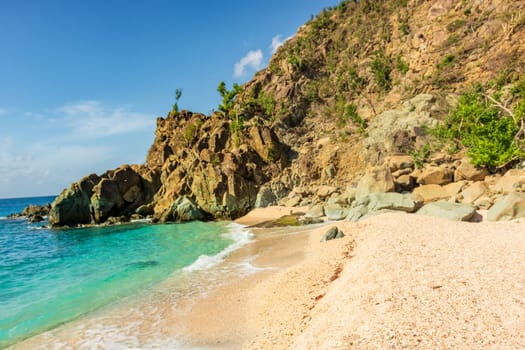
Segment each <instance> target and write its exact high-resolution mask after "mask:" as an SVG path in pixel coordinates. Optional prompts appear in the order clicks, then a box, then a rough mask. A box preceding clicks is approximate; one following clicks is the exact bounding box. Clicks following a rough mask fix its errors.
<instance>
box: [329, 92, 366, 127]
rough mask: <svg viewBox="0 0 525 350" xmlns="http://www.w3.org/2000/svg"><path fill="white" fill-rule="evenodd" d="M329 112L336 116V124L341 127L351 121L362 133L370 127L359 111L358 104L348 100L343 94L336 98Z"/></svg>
mask: <svg viewBox="0 0 525 350" xmlns="http://www.w3.org/2000/svg"><path fill="white" fill-rule="evenodd" d="M327 112H328V113H329V114H334V115H335V116H336V125H337V126H338V127H339V128H342V127H345V126H347V125H348V122H349V121H352V123H353V124H354V125H355V126H356V127H357V129H358V131H359V132H360V133H364V132H365V130H366V128H367V127H368V124H367V122H366V120H364V119H363V118H361V116H360V115H359V114H358V113H357V107H356V105H355V104H353V103H351V102H348V101H346V100H345V99H344V98H343V97H342V96H338V97H337V98H336V100H335V102H334V105H333V106H332V107H331V108H328V109H327Z"/></svg>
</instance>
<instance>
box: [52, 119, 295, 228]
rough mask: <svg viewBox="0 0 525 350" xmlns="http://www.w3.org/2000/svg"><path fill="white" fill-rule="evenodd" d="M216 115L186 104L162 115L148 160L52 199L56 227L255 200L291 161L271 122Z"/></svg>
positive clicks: (205, 214) (239, 207)
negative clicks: (240, 122)
mask: <svg viewBox="0 0 525 350" xmlns="http://www.w3.org/2000/svg"><path fill="white" fill-rule="evenodd" d="M231 125H232V121H231V120H227V119H225V118H223V117H222V116H220V115H218V114H214V115H212V116H205V115H203V114H197V113H191V112H188V111H182V112H180V113H169V114H168V116H167V117H166V118H158V120H157V130H156V135H155V140H154V143H153V145H152V146H151V148H150V151H149V154H148V157H147V159H146V164H145V165H143V166H137V165H132V166H129V165H123V166H121V167H119V168H117V169H115V170H111V171H108V172H106V173H105V174H103V175H101V176H97V175H95V174H92V175H89V176H87V177H85V178H83V179H82V180H80V181H79V182H77V183H74V184H73V185H71V187H70V188H69V189H67V190H65V191H64V192H63V193H62V194H61V195H60V196H59V197H58V198H57V200H56V201H55V202H54V203H53V206H52V209H51V212H50V218H49V221H50V224H51V225H54V226H61V225H76V224H93V223H94V224H98V223H103V222H106V221H108V220H109V222H115V221H122V220H127V219H129V218H130V217H131V218H133V217H137V218H140V217H145V216H151V215H152V216H153V217H154V218H155V219H156V220H160V221H186V220H195V219H201V220H202V219H207V218H208V219H209V218H234V217H238V216H241V215H243V214H245V213H246V212H247V211H248V210H250V209H251V208H253V207H254V205H255V201H256V196H257V193H258V190H259V188H260V186H261V185H263V184H265V183H266V182H268V181H269V180H270V179H272V178H273V177H275V176H277V174H279V173H280V172H281V171H282V170H283V169H284V168H285V167H286V165H287V159H288V155H287V147H286V146H284V145H282V144H281V143H280V142H279V140H278V138H277V137H276V135H275V134H274V132H273V131H272V129H271V128H269V127H267V126H261V125H254V124H253V123H246V125H244V126H243V131H242V132H240V131H237V130H234V128H232V127H231Z"/></svg>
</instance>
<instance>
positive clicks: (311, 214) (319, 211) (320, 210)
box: [305, 204, 324, 218]
mask: <svg viewBox="0 0 525 350" xmlns="http://www.w3.org/2000/svg"><path fill="white" fill-rule="evenodd" d="M305 216H306V217H307V218H320V217H322V216H324V207H323V205H322V204H316V205H314V206H313V207H311V208H310V209H308V211H307V212H306V214H305Z"/></svg>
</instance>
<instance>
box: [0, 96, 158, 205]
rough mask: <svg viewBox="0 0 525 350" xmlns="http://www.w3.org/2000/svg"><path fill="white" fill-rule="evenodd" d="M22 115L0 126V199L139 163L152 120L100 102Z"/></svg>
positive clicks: (53, 191)
mask: <svg viewBox="0 0 525 350" xmlns="http://www.w3.org/2000/svg"><path fill="white" fill-rule="evenodd" d="M22 115H23V116H24V117H25V118H18V119H16V120H15V121H16V122H15V123H13V124H12V125H11V126H10V127H9V128H4V129H0V198H2V197H6V198H7V197H15V196H16V197H18V196H33V195H44V194H58V193H59V192H60V191H61V190H62V189H63V188H64V187H67V186H69V184H70V183H71V182H73V181H77V180H78V179H80V178H81V177H83V176H85V175H87V174H90V173H94V172H95V173H99V174H100V173H102V172H104V171H105V170H107V169H111V168H115V167H117V166H119V165H120V164H124V163H132V162H137V161H138V162H143V161H144V159H145V157H146V153H147V150H148V147H149V146H150V145H151V140H152V139H153V135H154V131H155V123H156V118H155V117H154V116H153V115H149V114H145V113H138V112H134V111H132V109H131V108H130V107H129V106H110V105H108V104H104V103H102V102H100V101H83V102H78V103H68V104H64V105H63V106H61V107H58V108H54V109H46V110H44V111H42V113H40V111H36V112H26V113H22ZM28 121H29V122H28Z"/></svg>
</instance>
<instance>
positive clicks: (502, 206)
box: [487, 193, 525, 221]
mask: <svg viewBox="0 0 525 350" xmlns="http://www.w3.org/2000/svg"><path fill="white" fill-rule="evenodd" d="M523 217H525V193H511V194H508V195H506V196H503V197H501V198H499V199H498V200H497V201H496V203H494V205H493V206H492V207H491V208H490V210H489V211H488V213H487V219H488V220H490V221H508V220H513V219H518V218H523Z"/></svg>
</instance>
